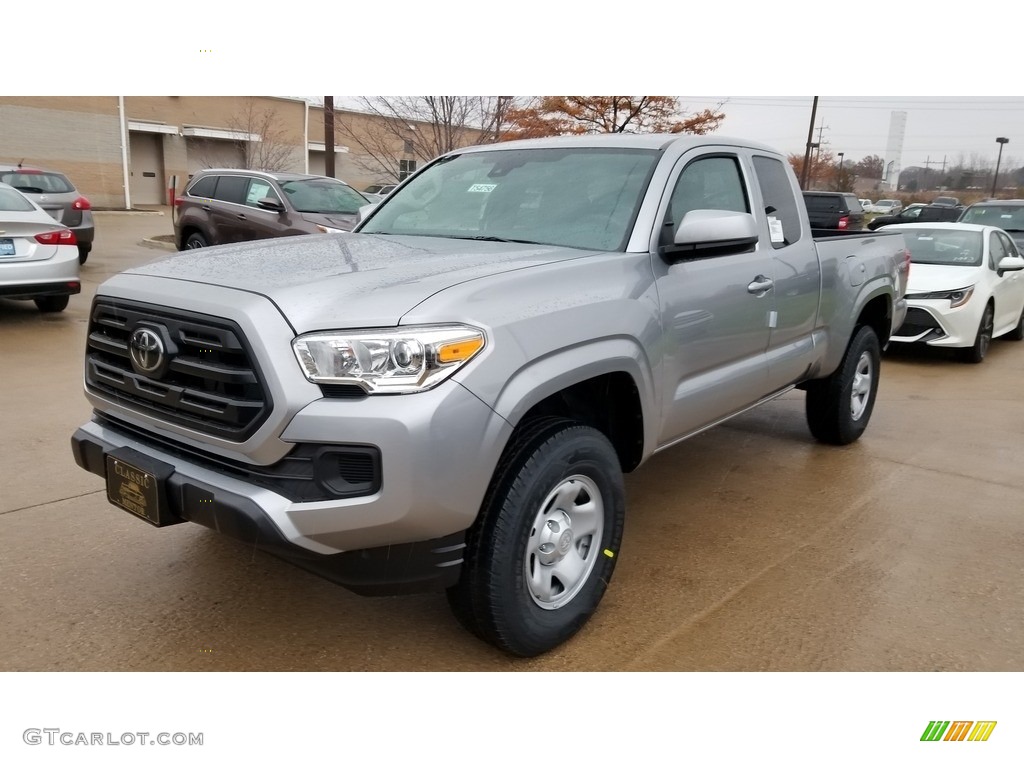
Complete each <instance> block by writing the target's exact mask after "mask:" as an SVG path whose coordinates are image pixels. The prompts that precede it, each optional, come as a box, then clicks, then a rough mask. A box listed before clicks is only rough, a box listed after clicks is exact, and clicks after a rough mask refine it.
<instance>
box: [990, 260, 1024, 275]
mask: <svg viewBox="0 0 1024 768" xmlns="http://www.w3.org/2000/svg"><path fill="white" fill-rule="evenodd" d="M996 268H997V269H998V270H999V276H1000V277H1002V274H1003V272H1019V271H1020V270H1022V269H1024V258H1022V257H1020V256H1004V257H1003V258H1001V259H1000V260H999V264H997V265H996Z"/></svg>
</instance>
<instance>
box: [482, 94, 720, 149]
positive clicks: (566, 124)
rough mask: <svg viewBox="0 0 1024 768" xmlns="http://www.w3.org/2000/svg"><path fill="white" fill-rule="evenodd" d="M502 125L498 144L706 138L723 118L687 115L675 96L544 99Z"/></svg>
mask: <svg viewBox="0 0 1024 768" xmlns="http://www.w3.org/2000/svg"><path fill="white" fill-rule="evenodd" d="M719 106H721V105H719ZM505 119H506V125H507V128H506V130H505V131H503V132H502V136H501V138H502V139H503V140H508V139H534V138H542V137H545V136H563V135H566V134H584V133H694V134H705V133H710V132H712V131H714V130H716V129H717V128H718V127H719V126H720V125H721V123H722V120H724V119H725V114H724V113H722V112H720V111H719V110H718V109H717V108H716V109H714V110H712V109H704V110H702V111H700V112H696V113H693V114H687V113H685V112H684V110H683V108H682V107H681V106H680V104H679V99H678V98H677V97H675V96H544V97H542V98H540V99H539V100H538V101H536V102H535V103H534V104H532V105H529V106H526V107H523V108H518V109H511V110H509V112H508V114H507V115H506V117H505Z"/></svg>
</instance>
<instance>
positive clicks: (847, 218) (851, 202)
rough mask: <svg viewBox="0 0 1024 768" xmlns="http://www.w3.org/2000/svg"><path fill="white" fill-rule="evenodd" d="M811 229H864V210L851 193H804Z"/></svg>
mask: <svg viewBox="0 0 1024 768" xmlns="http://www.w3.org/2000/svg"><path fill="white" fill-rule="evenodd" d="M804 203H805V204H806V205H807V218H808V219H810V222H811V228H813V229H864V209H863V208H862V207H861V204H860V200H858V199H857V196H856V195H855V194H853V192H804Z"/></svg>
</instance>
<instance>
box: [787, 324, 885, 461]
mask: <svg viewBox="0 0 1024 768" xmlns="http://www.w3.org/2000/svg"><path fill="white" fill-rule="evenodd" d="M881 357H882V352H881V345H880V344H879V343H878V336H877V335H876V334H875V331H874V329H873V328H871V327H870V326H867V325H864V326H861V327H860V328H859V329H858V330H857V332H856V333H855V334H854V336H853V339H852V340H851V341H850V346H849V347H848V348H847V350H846V355H845V356H844V357H843V362H842V363H841V364H840V365H839V368H838V369H837V370H836V371H835V373H833V374H832V375H831V376H829V377H828V378H827V379H820V380H817V381H812V382H810V383H809V384H808V385H807V399H806V401H805V404H804V408H805V411H806V414H807V425H808V427H810V430H811V434H812V435H814V437H815V438H817V439H818V440H820V441H821V442H823V443H832V444H833V445H847V444H849V443H852V442H854V441H855V440H856V439H857V438H859V437H860V436H861V435H862V434H864V430H865V429H866V428H867V426H868V421H869V420H870V419H871V411H872V410H873V409H874V407H875V395H876V394H877V392H878V373H879V367H880V365H881Z"/></svg>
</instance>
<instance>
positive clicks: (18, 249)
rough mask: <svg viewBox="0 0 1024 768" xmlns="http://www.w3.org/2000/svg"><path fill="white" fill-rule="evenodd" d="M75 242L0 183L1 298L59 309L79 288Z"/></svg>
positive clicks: (69, 233)
mask: <svg viewBox="0 0 1024 768" xmlns="http://www.w3.org/2000/svg"><path fill="white" fill-rule="evenodd" d="M78 264H79V255H78V240H77V239H76V238H75V233H74V232H72V231H71V230H70V229H68V228H67V227H65V226H63V225H61V224H59V223H58V222H56V221H55V220H54V218H53V217H52V216H51V215H50V214H48V213H47V212H46V211H44V210H43V209H42V208H40V207H39V206H38V205H37V204H36V203H35V202H33V201H32V200H30V199H29V198H28V197H26V196H25V195H23V194H22V193H21V192H19V191H18V190H16V189H15V188H14V187H12V186H10V185H9V184H3V183H0V296H2V297H4V298H8V299H32V300H34V301H35V303H36V306H37V307H38V308H39V310H40V311H41V312H60V311H62V310H63V309H64V308H65V307H67V305H68V297H69V296H71V295H72V294H75V293H79V292H80V291H81V289H82V284H81V281H80V280H79V275H78Z"/></svg>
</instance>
